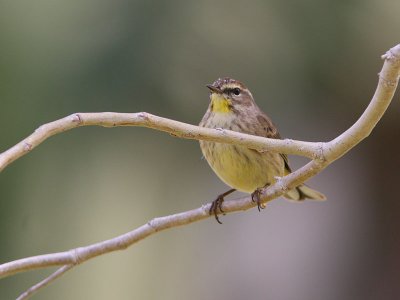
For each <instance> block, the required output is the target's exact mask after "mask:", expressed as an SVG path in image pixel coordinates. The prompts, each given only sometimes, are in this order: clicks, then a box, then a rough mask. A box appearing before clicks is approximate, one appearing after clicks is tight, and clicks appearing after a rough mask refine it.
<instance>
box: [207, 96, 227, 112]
mask: <svg viewBox="0 0 400 300" xmlns="http://www.w3.org/2000/svg"><path fill="white" fill-rule="evenodd" d="M231 106H232V103H231V101H230V100H229V99H226V98H225V97H224V96H223V95H221V94H217V93H212V94H211V110H212V111H213V112H218V113H228V112H231V111H232V110H231Z"/></svg>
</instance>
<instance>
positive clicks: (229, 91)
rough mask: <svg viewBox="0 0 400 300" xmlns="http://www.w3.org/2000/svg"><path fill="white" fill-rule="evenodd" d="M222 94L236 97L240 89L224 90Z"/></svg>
mask: <svg viewBox="0 0 400 300" xmlns="http://www.w3.org/2000/svg"><path fill="white" fill-rule="evenodd" d="M223 92H224V93H225V94H235V95H236V96H238V95H239V94H240V93H241V92H242V91H241V89H240V88H225V89H224V90H223Z"/></svg>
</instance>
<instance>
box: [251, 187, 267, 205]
mask: <svg viewBox="0 0 400 300" xmlns="http://www.w3.org/2000/svg"><path fill="white" fill-rule="evenodd" d="M268 185H269V184H267V185H266V186H265V187H267V186H268ZM263 188H264V187H262V188H257V189H256V190H255V191H254V192H253V193H252V194H251V200H252V201H253V202H257V208H258V211H261V209H264V208H265V207H266V206H265V204H264V203H261V198H260V197H261V192H262V190H263Z"/></svg>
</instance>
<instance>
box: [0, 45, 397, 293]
mask: <svg viewBox="0 0 400 300" xmlns="http://www.w3.org/2000/svg"><path fill="white" fill-rule="evenodd" d="M382 58H383V59H385V63H384V65H383V68H382V71H381V72H380V74H379V82H378V86H377V89H376V91H375V94H374V96H373V98H372V100H371V102H370V104H369V106H368V107H367V109H366V110H365V112H364V113H363V114H362V115H361V117H360V118H359V119H358V120H357V122H356V123H355V124H354V125H353V126H352V127H350V128H349V129H348V130H346V131H345V132H344V133H342V134H341V135H340V136H338V137H337V138H335V139H334V140H332V141H330V142H326V143H310V142H302V141H294V140H275V139H267V138H262V137H257V136H251V135H246V134H242V133H238V132H233V131H229V130H225V129H221V130H218V129H207V128H202V127H198V126H193V125H189V124H185V123H181V122H177V121H174V120H169V119H165V118H161V117H157V116H154V115H151V114H148V113H135V114H127V113H107V112H106V113H78V114H73V115H71V116H68V117H65V118H63V119H60V120H57V121H54V122H51V123H48V124H45V125H43V126H40V127H39V128H38V129H37V130H36V131H35V132H34V133H33V134H31V135H30V136H29V137H27V138H26V139H24V140H23V141H21V142H20V143H18V144H16V145H15V146H14V147H12V148H10V149H9V150H7V151H5V152H4V153H2V154H0V171H1V170H3V169H4V168H5V167H7V166H8V165H9V164H11V163H12V162H13V161H15V160H16V159H18V158H19V157H21V156H23V155H25V154H26V153H28V152H29V151H31V150H32V149H33V148H35V147H36V146H38V145H39V144H40V143H42V142H43V141H44V140H46V139H47V138H49V137H50V136H52V135H54V134H58V133H61V132H64V131H66V130H69V129H72V128H76V127H79V126H89V125H97V126H105V127H114V126H142V127H148V128H152V129H156V130H161V131H165V132H168V133H170V134H171V135H174V136H177V137H180V138H187V139H197V140H209V141H216V142H221V143H229V144H238V145H243V146H246V147H249V148H252V149H256V150H258V151H266V150H268V151H275V152H279V153H287V154H297V155H303V156H306V157H308V158H311V159H312V160H311V161H310V162H309V163H307V164H306V165H305V166H303V167H301V168H300V169H298V170H297V171H295V172H293V173H291V174H289V175H287V176H285V177H283V178H280V179H278V180H277V182H276V183H275V184H273V185H271V186H270V187H268V188H266V189H264V190H263V192H262V195H261V202H262V203H266V202H268V201H270V200H272V199H274V198H276V197H278V196H280V195H282V194H285V193H286V191H288V190H289V189H291V188H294V187H296V186H298V185H299V184H301V183H303V182H304V181H306V180H307V179H309V178H310V177H312V176H314V175H316V174H318V173H319V172H321V170H323V169H324V168H326V167H327V166H328V165H329V164H330V163H332V162H333V161H334V160H336V159H338V158H340V157H341V156H342V155H344V154H345V153H346V152H347V151H349V150H350V149H351V148H353V147H354V146H355V145H357V144H358V143H359V142H361V141H362V140H363V139H364V138H366V137H367V136H368V135H369V134H370V133H371V131H372V129H373V128H374V127H375V125H376V124H377V122H378V121H379V120H380V118H381V117H382V115H383V114H384V112H385V111H386V109H387V107H388V105H389V104H390V102H391V100H392V98H393V95H394V93H395V90H396V87H397V84H398V80H399V75H400V44H399V45H397V46H395V47H393V48H392V49H390V50H389V51H388V52H387V53H386V54H385V55H383V56H382ZM210 205H211V204H210V203H208V204H205V205H203V206H202V207H200V208H197V209H193V210H189V211H186V212H181V213H177V214H174V215H170V216H164V217H160V218H155V219H153V220H151V221H149V222H148V223H146V224H144V225H142V226H140V227H138V228H136V229H134V230H132V231H130V232H128V233H125V234H123V235H120V236H118V237H115V238H112V239H109V240H105V241H102V242H99V243H96V244H92V245H89V246H85V247H80V248H76V249H72V250H69V251H65V252H59V253H52V254H44V255H38V256H33V257H28V258H23V259H19V260H15V261H11V262H8V263H4V264H2V265H0V278H1V277H7V276H10V275H13V274H16V273H18V272H24V271H28V270H34V269H40V268H46V267H51V266H63V267H62V268H61V269H59V270H58V271H57V272H56V273H54V274H52V275H51V276H50V277H48V278H46V279H45V280H44V281H42V282H41V283H39V284H37V285H35V286H34V287H32V288H31V289H32V291H37V290H38V289H39V288H41V287H43V286H45V285H47V284H48V283H50V282H51V281H53V280H54V279H56V278H58V276H60V275H62V274H63V273H65V272H66V271H68V270H69V269H71V268H72V267H73V266H75V265H77V264H80V263H82V262H85V261H87V260H89V259H91V258H94V257H96V256H98V255H103V254H106V253H109V252H112V251H116V250H123V249H125V248H127V247H129V246H131V245H133V244H134V243H137V242H138V241H140V240H143V239H145V238H146V237H148V236H150V235H152V234H154V233H156V232H159V231H162V230H165V229H169V228H173V227H178V226H182V225H186V224H190V223H193V222H196V221H200V220H203V219H205V218H208V217H210V215H209V208H210ZM255 205H256V204H255V203H254V202H252V200H251V198H250V197H245V198H240V199H236V200H232V201H226V202H223V206H222V208H223V210H224V212H225V213H232V212H235V211H240V210H247V209H249V208H252V207H254V206H255ZM31 289H29V290H28V291H27V292H26V293H28V294H26V296H24V297H29V295H30V294H31V293H29V291H31ZM23 295H25V293H24V294H23ZM21 296H22V295H21Z"/></svg>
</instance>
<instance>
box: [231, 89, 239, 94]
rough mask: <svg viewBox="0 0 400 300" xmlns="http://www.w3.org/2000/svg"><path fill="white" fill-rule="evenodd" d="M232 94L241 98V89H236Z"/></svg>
mask: <svg viewBox="0 0 400 300" xmlns="http://www.w3.org/2000/svg"><path fill="white" fill-rule="evenodd" d="M232 92H233V93H234V94H235V95H236V96H239V95H240V89H239V88H234V89H233V90H232Z"/></svg>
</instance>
